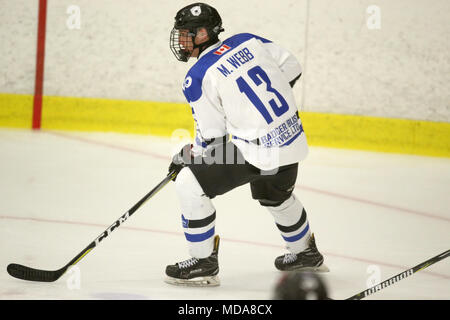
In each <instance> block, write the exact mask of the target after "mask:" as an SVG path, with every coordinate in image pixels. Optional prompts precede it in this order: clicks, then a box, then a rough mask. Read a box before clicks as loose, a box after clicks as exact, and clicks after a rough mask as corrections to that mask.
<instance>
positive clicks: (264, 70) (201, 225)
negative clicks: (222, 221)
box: [166, 3, 323, 286]
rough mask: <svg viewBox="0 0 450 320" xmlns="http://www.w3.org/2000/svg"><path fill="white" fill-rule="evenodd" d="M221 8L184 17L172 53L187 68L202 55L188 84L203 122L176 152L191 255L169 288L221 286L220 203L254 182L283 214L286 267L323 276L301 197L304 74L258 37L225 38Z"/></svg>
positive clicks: (199, 8) (279, 216) (197, 7)
mask: <svg viewBox="0 0 450 320" xmlns="http://www.w3.org/2000/svg"><path fill="white" fill-rule="evenodd" d="M222 31H224V29H223V28H222V20H221V17H220V15H219V14H218V12H217V10H216V9H214V8H213V7H211V6H209V5H207V4H204V3H194V4H191V5H189V6H187V7H185V8H183V9H181V10H180V11H178V13H177V14H176V17H175V25H174V28H173V30H172V32H171V35H170V48H171V50H172V52H173V53H174V55H175V57H176V58H177V59H178V60H180V61H184V62H186V61H188V60H189V59H190V58H197V59H198V60H197V62H196V63H195V64H194V65H193V66H192V68H191V69H190V70H189V72H188V73H187V75H186V77H185V79H184V82H183V92H184V95H185V97H186V99H187V101H188V103H189V104H190V106H191V108H192V115H193V117H194V120H195V123H196V137H195V141H194V144H193V145H186V146H185V147H184V148H183V149H182V150H181V151H180V153H179V154H177V155H175V156H174V158H173V161H172V163H171V164H170V167H169V171H176V172H178V175H177V177H176V180H175V183H176V190H177V195H178V199H179V202H180V206H181V210H182V211H181V212H182V216H181V218H182V223H183V229H184V233H185V236H186V240H187V242H188V247H189V253H190V255H191V258H190V259H188V260H185V261H182V262H179V263H176V264H174V265H169V266H167V268H166V274H167V276H168V277H167V279H166V282H168V283H171V284H179V285H198V286H213V285H219V279H218V277H217V274H218V272H219V264H218V248H219V237H218V236H217V235H216V236H214V235H215V231H214V226H215V217H216V210H215V208H214V206H213V203H212V201H211V199H212V198H214V197H215V196H218V195H222V194H224V193H226V192H228V191H230V190H232V189H234V188H236V187H238V186H241V185H244V184H247V183H249V184H250V188H251V192H252V197H253V199H256V200H258V201H259V203H260V204H261V205H262V206H264V207H266V208H267V209H268V211H269V212H270V213H271V214H272V215H273V217H274V219H275V223H276V226H277V227H278V229H279V231H280V233H281V236H282V237H283V239H284V240H285V242H286V245H287V249H288V250H289V253H287V254H285V255H282V256H280V257H277V258H276V259H275V267H276V268H277V269H279V270H283V271H284V270H304V269H308V270H318V269H320V268H321V266H322V265H323V256H322V255H321V254H320V253H319V251H318V250H317V247H316V244H315V240H314V236H313V234H312V233H311V230H310V228H309V224H308V219H307V216H306V211H305V209H304V208H303V205H302V204H301V202H300V201H299V200H298V199H297V197H296V196H295V195H294V194H293V193H292V191H293V189H294V186H295V182H296V179H297V170H298V162H299V161H302V160H303V159H304V158H305V157H306V155H307V152H308V146H307V143H306V137H305V133H304V132H303V127H302V124H301V121H300V119H299V115H298V111H297V107H296V103H295V99H294V95H293V91H292V87H293V86H294V84H295V82H296V81H297V80H298V79H299V78H300V76H301V67H300V64H299V63H298V61H297V60H296V58H295V57H294V56H293V55H291V54H290V53H289V52H288V51H286V50H284V49H282V48H281V47H279V46H278V45H276V44H275V43H273V42H272V41H270V40H267V39H264V38H262V37H259V36H257V35H253V34H249V33H241V34H236V35H234V36H232V37H230V38H228V39H226V40H224V41H220V40H219V38H218V35H219V33H221V32H222Z"/></svg>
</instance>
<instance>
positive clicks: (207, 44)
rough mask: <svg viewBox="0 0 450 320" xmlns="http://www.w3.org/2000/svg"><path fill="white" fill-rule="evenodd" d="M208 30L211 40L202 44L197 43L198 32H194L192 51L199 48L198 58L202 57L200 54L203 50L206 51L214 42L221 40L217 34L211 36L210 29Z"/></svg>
mask: <svg viewBox="0 0 450 320" xmlns="http://www.w3.org/2000/svg"><path fill="white" fill-rule="evenodd" d="M206 32H207V33H208V37H209V40H207V41H205V42H202V43H200V44H195V38H196V37H197V32H195V34H194V33H193V35H192V43H193V45H194V47H193V50H192V51H194V50H195V49H197V48H198V55H197V59H198V58H199V57H200V55H201V54H202V52H203V51H205V50H206V49H207V48H209V47H210V46H212V45H213V44H215V43H217V41H219V38H218V37H217V36H216V35H214V36H212V37H211V35H210V33H209V31H206ZM191 54H192V53H191Z"/></svg>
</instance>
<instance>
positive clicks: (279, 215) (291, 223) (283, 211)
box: [267, 194, 311, 253]
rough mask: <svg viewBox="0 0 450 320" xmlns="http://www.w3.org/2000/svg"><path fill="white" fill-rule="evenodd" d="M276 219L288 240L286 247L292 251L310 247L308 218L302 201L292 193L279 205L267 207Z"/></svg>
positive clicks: (283, 235)
mask: <svg viewBox="0 0 450 320" xmlns="http://www.w3.org/2000/svg"><path fill="white" fill-rule="evenodd" d="M267 209H269V211H270V213H271V214H272V216H273V217H274V219H275V223H276V225H277V228H278V229H279V230H280V233H281V236H282V237H283V239H284V240H285V241H286V248H287V249H288V250H289V251H290V252H292V253H299V252H302V251H304V250H305V249H306V248H308V241H309V238H310V236H311V231H310V230H309V223H308V218H307V216H306V211H305V209H304V208H303V205H302V203H301V202H300V201H299V200H298V199H297V198H296V197H295V196H294V194H292V195H291V197H290V198H289V199H287V200H286V201H285V202H283V203H282V204H281V205H280V206H278V207H267Z"/></svg>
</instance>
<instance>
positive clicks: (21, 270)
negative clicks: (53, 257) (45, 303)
mask: <svg viewBox="0 0 450 320" xmlns="http://www.w3.org/2000/svg"><path fill="white" fill-rule="evenodd" d="M6 270H7V271H8V273H9V275H10V276H12V277H14V278H17V279H22V280H28V281H38V282H53V281H56V280H58V279H59V278H60V277H61V276H62V275H63V273H64V272H65V269H64V268H63V269H60V270H56V271H48V270H38V269H33V268H29V267H26V266H23V265H21V264H16V263H11V264H9V265H8V267H7V269H6Z"/></svg>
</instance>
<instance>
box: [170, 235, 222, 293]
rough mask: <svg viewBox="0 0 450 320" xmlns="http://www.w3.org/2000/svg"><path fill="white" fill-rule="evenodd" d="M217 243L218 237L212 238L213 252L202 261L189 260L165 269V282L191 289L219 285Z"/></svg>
mask: <svg viewBox="0 0 450 320" xmlns="http://www.w3.org/2000/svg"><path fill="white" fill-rule="evenodd" d="M219 242H220V238H219V236H218V235H216V236H215V237H214V250H213V252H212V254H211V255H210V256H209V257H207V258H204V259H197V258H191V259H188V260H185V261H182V262H178V263H176V264H172V265H168V266H167V267H166V275H167V278H166V280H165V282H167V283H170V284H174V285H179V286H192V287H212V286H218V285H220V280H219V277H218V276H217V275H218V273H219V259H218V254H219Z"/></svg>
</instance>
